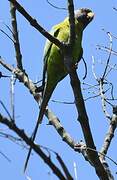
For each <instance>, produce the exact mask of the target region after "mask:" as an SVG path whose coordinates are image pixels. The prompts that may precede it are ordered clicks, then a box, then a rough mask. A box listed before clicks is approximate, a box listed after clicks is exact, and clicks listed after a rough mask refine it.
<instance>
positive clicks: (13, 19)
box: [10, 3, 23, 70]
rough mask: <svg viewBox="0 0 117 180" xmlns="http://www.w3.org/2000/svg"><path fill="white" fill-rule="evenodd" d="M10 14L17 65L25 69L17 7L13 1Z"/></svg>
mask: <svg viewBox="0 0 117 180" xmlns="http://www.w3.org/2000/svg"><path fill="white" fill-rule="evenodd" d="M10 14H11V24H12V32H13V33H12V34H13V42H14V48H15V53H16V62H17V67H18V68H19V69H21V70H23V66H22V54H21V50H20V43H19V37H18V30H17V19H16V8H15V6H14V4H13V3H10Z"/></svg>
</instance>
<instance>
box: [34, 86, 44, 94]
mask: <svg viewBox="0 0 117 180" xmlns="http://www.w3.org/2000/svg"><path fill="white" fill-rule="evenodd" d="M43 90H44V86H43V85H42V86H39V87H37V88H36V90H35V92H36V93H40V92H43Z"/></svg>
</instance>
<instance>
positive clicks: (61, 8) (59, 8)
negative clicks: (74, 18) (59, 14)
mask: <svg viewBox="0 0 117 180" xmlns="http://www.w3.org/2000/svg"><path fill="white" fill-rule="evenodd" d="M46 1H47V3H48V4H49V5H50V6H52V7H53V8H56V9H58V10H65V11H66V10H67V8H63V7H58V6H55V5H54V4H52V3H51V2H50V1H49V0H46Z"/></svg>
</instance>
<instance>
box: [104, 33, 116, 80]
mask: <svg viewBox="0 0 117 180" xmlns="http://www.w3.org/2000/svg"><path fill="white" fill-rule="evenodd" d="M107 35H108V36H109V40H110V47H109V55H108V59H107V62H106V67H105V69H104V73H103V76H102V79H104V78H105V76H106V73H107V68H108V65H109V62H110V57H111V52H112V45H113V44H112V36H111V34H110V32H107Z"/></svg>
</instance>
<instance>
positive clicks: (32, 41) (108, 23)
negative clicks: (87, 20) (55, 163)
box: [0, 0, 117, 180]
mask: <svg viewBox="0 0 117 180" xmlns="http://www.w3.org/2000/svg"><path fill="white" fill-rule="evenodd" d="M19 2H20V3H21V4H22V5H23V6H24V7H25V8H26V9H27V11H28V12H29V13H30V14H31V15H32V16H33V17H35V18H36V19H37V20H38V22H39V23H40V24H41V25H42V26H43V27H44V28H45V29H46V30H48V31H49V30H50V29H51V27H52V26H53V25H55V24H57V23H59V22H61V21H62V20H63V19H64V18H65V17H66V16H67V12H66V11H64V10H58V9H55V8H53V7H51V6H50V5H49V4H48V3H47V2H46V0H43V1H42V0H40V1H37V0H35V1H30V2H27V1H23V0H20V1H19ZM51 2H53V3H54V4H55V5H56V6H59V7H66V1H59V2H58V1H57V0H53V1H51ZM0 4H1V5H0V29H3V30H4V31H5V32H7V33H8V34H10V32H9V31H8V30H7V29H6V27H5V26H4V25H3V23H2V22H5V23H6V24H7V25H10V13H9V2H8V1H7V0H2V1H1V3H0ZM74 4H75V9H78V8H80V7H88V8H91V9H92V10H93V11H94V13H95V19H94V20H93V22H92V23H91V24H90V25H89V26H88V27H87V28H86V30H85V32H84V36H83V49H84V58H85V60H86V62H87V65H88V75H87V79H86V82H88V83H90V84H95V83H96V82H95V79H94V77H93V75H92V69H91V64H92V59H91V56H92V55H93V56H94V57H95V58H96V60H97V61H100V60H102V61H104V60H106V59H107V54H106V53H104V52H100V51H97V50H96V45H97V44H101V45H107V44H108V43H109V40H108V36H107V35H106V33H105V32H104V31H102V29H103V28H104V29H105V30H106V31H110V32H112V33H113V34H114V35H116V34H117V26H115V22H116V18H117V12H115V11H114V10H113V7H116V1H115V0H113V1H111V0H108V1H106V0H104V1H90V0H87V1H86V0H83V1H78V0H75V1H74ZM17 17H18V29H19V36H20V42H21V52H22V55H23V65H24V68H25V69H26V72H27V73H28V74H29V77H30V79H32V81H36V80H37V79H39V80H40V79H41V77H42V66H43V48H44V43H45V40H46V39H45V37H43V36H42V35H41V34H40V33H39V32H37V31H36V30H35V29H34V28H32V27H31V26H30V25H29V23H28V22H27V21H26V20H25V19H24V18H23V17H22V16H21V15H20V14H19V13H18V14H17ZM114 47H116V41H115V43H114ZM0 56H2V58H3V59H5V61H6V62H7V63H9V64H12V65H13V64H14V65H15V52H14V48H13V44H12V42H11V41H10V40H9V39H8V38H7V37H6V36H5V35H4V34H2V33H0ZM111 60H112V64H114V63H115V62H116V57H114V56H112V58H111ZM82 69H83V65H82V63H80V65H79V69H78V73H79V76H80V79H81V80H82V77H83V75H84V69H83V70H82ZM0 71H2V72H4V73H5V74H9V72H8V71H6V70H4V68H2V67H1V66H0ZM101 72H103V66H102V65H101V64H99V63H97V66H96V73H97V75H98V76H99V75H100V73H101ZM115 73H116V72H115ZM109 79H112V80H113V82H116V80H117V78H116V75H115V74H112V75H111V76H110V77H109ZM9 84H10V83H9V80H4V79H1V80H0V86H1V90H0V100H2V101H3V102H4V104H5V105H6V107H7V108H8V109H9V110H10V99H9V93H10V85H9ZM83 94H84V97H87V96H88V95H87V94H86V93H85V92H83ZM51 99H54V100H59V101H68V102H72V101H73V100H74V99H73V93H72V90H71V87H70V82H69V77H66V78H65V79H64V80H63V81H62V82H61V83H59V85H58V86H57V88H56V90H55V92H54V93H53V96H52V98H51ZM49 105H50V107H51V109H52V110H53V111H54V112H55V114H56V115H57V116H58V117H59V118H60V120H61V123H62V124H63V125H64V127H65V129H66V130H67V131H68V132H69V133H70V134H71V136H72V137H73V138H74V139H75V140H76V141H79V140H83V134H82V131H81V128H80V124H79V123H78V122H77V113H76V109H75V105H65V104H62V103H53V102H51V101H50V103H49ZM86 108H87V112H88V115H89V117H90V118H89V119H90V125H91V130H92V134H93V136H94V139H95V144H96V146H97V149H98V150H100V148H101V145H102V143H103V140H104V137H105V133H106V132H107V129H108V122H107V120H106V118H105V116H104V114H103V112H102V107H101V101H100V98H97V99H92V100H89V101H86ZM0 112H2V113H3V114H4V115H6V113H5V112H4V110H3V109H2V107H1V106H0ZM110 112H111V111H110ZM15 115H16V121H17V124H18V126H19V127H20V128H23V129H25V131H26V132H27V133H28V134H29V135H31V133H32V129H33V128H34V126H35V121H36V119H37V116H38V106H37V104H36V102H35V101H34V100H33V98H32V96H31V95H30V93H29V92H28V90H27V89H26V88H25V87H24V86H23V85H22V84H21V83H19V82H18V81H17V82H16V86H15ZM47 122H48V121H47V119H46V118H44V120H43V123H42V125H41V128H40V130H39V133H38V136H37V139H36V142H37V143H39V144H41V145H43V146H47V147H49V148H51V149H53V150H55V151H56V152H58V153H59V154H60V155H61V156H62V158H63V160H64V161H65V162H66V163H67V166H68V168H69V170H70V172H71V173H72V174H73V175H74V169H73V163H74V162H75V163H76V165H77V173H78V179H80V180H84V179H87V177H89V178H90V179H93V180H98V178H97V176H96V175H95V171H94V169H93V168H92V167H91V166H90V165H89V164H88V163H87V162H85V160H84V159H83V157H82V155H81V154H77V153H75V152H74V151H73V150H72V149H71V148H70V147H69V146H68V145H67V144H65V143H64V142H63V141H62V140H61V138H60V137H59V136H58V134H57V133H56V131H55V130H54V128H53V127H51V126H47V125H46V124H47ZM0 129H4V130H5V132H9V130H8V129H7V128H6V127H4V126H0ZM9 133H12V132H11V131H10V132H9ZM115 147H117V140H116V135H115V139H114V140H113V141H112V144H111V147H110V149H109V151H108V156H110V157H111V158H112V159H114V160H115V161H116V159H117V155H116V150H115V149H116V148H115ZM0 151H1V152H4V153H5V154H6V155H7V156H8V157H9V158H10V159H11V163H9V162H7V161H6V159H4V158H3V156H2V155H0V166H1V167H2V170H3V171H1V175H0V178H1V179H4V180H6V179H8V178H9V179H16V178H17V180H26V176H25V175H24V174H23V165H24V162H25V158H26V155H27V150H26V149H24V148H22V147H20V146H18V145H16V144H14V143H13V142H10V141H9V140H8V139H5V138H1V137H0ZM53 157H54V156H53ZM53 159H55V158H53ZM108 162H109V165H110V168H111V170H112V172H113V175H114V176H115V177H116V175H115V172H116V171H117V169H116V167H115V165H113V163H112V162H110V161H108ZM48 172H50V173H51V177H49V175H48ZM84 172H85V173H84ZM27 174H28V176H29V177H31V179H32V180H34V179H37V178H38V179H39V177H41V179H52V180H56V179H57V178H56V177H55V176H54V175H53V174H52V172H51V170H50V169H49V168H48V167H47V166H46V165H45V164H44V163H43V161H42V160H41V159H40V158H39V157H37V155H35V154H34V155H33V156H32V157H31V158H30V161H29V165H28V169H27Z"/></svg>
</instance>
